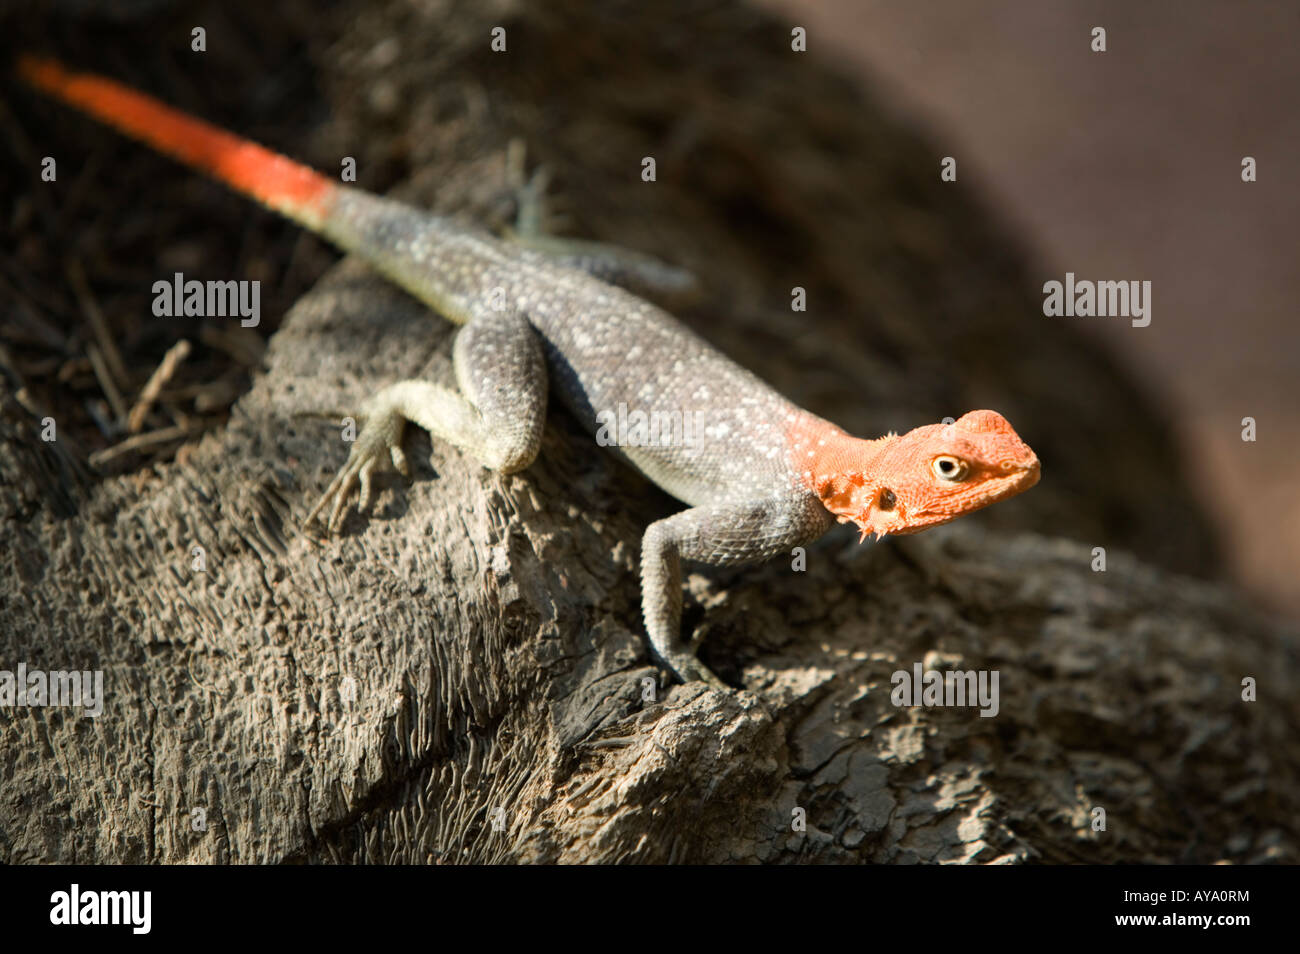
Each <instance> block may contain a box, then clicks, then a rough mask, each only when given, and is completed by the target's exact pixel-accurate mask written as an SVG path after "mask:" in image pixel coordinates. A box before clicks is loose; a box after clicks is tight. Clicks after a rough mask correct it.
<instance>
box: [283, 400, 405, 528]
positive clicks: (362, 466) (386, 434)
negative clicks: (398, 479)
mask: <svg viewBox="0 0 1300 954" xmlns="http://www.w3.org/2000/svg"><path fill="white" fill-rule="evenodd" d="M401 424H402V421H401V419H400V418H394V419H392V420H384V421H367V422H366V424H365V426H364V427H363V428H362V429H361V434H360V435H358V437H357V439H356V441H355V442H354V443H353V445H352V450H351V451H350V452H349V453H348V459H347V462H346V463H345V464H344V465H343V467H342V469H341V470H339V472H338V474H336V475H335V477H334V479H333V480H332V481H330V485H329V486H328V487H327V488H325V493H324V494H322V495H321V498H320V500H318V501H317V502H316V506H314V507H312V508H311V512H310V513H308V514H307V517H306V519H305V520H303V526H304V527H309V526H311V523H312V521H313V520H315V519H316V517H317V515H318V514H320V513H321V512H322V511H323V510H325V508H326V507H330V515H329V520H328V522H326V523H325V532H326V533H327V534H329V533H334V532H335V531H337V530H338V529H339V527H340V526H341V525H342V523H343V518H344V517H346V516H347V511H348V500H349V498H351V496H352V491H353V490H355V489H357V487H358V485H359V486H360V499H359V500H358V501H357V511H358V512H359V513H365V512H367V511H368V510H369V509H370V504H371V500H372V498H373V496H374V484H373V477H374V474H375V471H376V468H379V467H381V466H382V465H383V464H385V462H386V461H388V460H391V461H392V464H393V466H394V467H395V468H396V469H397V471H398V472H399V473H401V474H402V475H403V476H406V477H409V476H410V474H411V468H410V465H409V464H408V463H407V460H406V454H404V453H403V452H402V448H401V439H402V428H401Z"/></svg>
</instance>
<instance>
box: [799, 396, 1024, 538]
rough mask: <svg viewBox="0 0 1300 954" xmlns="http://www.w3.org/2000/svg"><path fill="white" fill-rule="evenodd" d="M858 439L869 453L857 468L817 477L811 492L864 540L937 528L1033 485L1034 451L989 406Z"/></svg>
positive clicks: (836, 470)
mask: <svg viewBox="0 0 1300 954" xmlns="http://www.w3.org/2000/svg"><path fill="white" fill-rule="evenodd" d="M862 443H864V444H870V445H871V446H872V451H871V452H870V459H869V460H867V461H865V462H863V463H862V464H861V465H859V466H860V467H861V469H860V470H844V469H841V468H836V469H835V470H834V471H833V472H832V473H831V474H830V475H829V476H826V477H819V478H818V486H817V491H818V494H819V496H820V497H821V499H822V503H823V504H825V505H826V508H827V509H828V510H830V511H831V512H832V513H834V514H836V515H837V516H838V517H839V519H840V522H841V523H848V522H853V523H856V524H857V525H858V526H859V527H861V528H862V539H864V540H865V539H866V537H867V534H869V533H874V534H876V535H877V537H883V536H885V535H887V534H891V533H896V534H903V533H917V532H919V531H921V530H926V529H928V528H930V527H937V526H939V525H940V524H944V523H948V522H949V521H950V520H955V519H956V518H958V517H960V516H962V515H963V514H967V513H970V512H971V511H974V510H979V509H980V508H982V507H987V506H988V505H989V504H991V503H997V502H998V501H999V500H1005V499H1007V498H1008V497H1014V496H1015V495H1016V494H1018V493H1021V492H1023V491H1026V490H1028V489H1029V488H1030V487H1032V486H1034V484H1036V483H1038V477H1039V464H1038V456H1037V455H1036V454H1035V453H1034V452H1033V451H1032V450H1030V448H1029V446H1028V445H1027V444H1025V442H1024V441H1022V440H1021V439H1020V435H1018V434H1017V433H1016V432H1015V430H1014V429H1013V428H1012V427H1011V425H1010V424H1009V423H1008V422H1007V419H1006V418H1004V417H1003V416H1002V415H1001V414H998V413H997V412H996V411H971V412H970V413H969V414H965V415H963V416H962V417H961V418H959V419H958V420H957V421H955V422H954V423H952V424H929V425H927V426H925V427H918V428H916V429H915V430H911V431H908V432H907V433H906V434H903V435H901V436H899V435H895V434H891V435H889V436H888V437H884V438H881V439H880V440H879V441H865V442H862ZM836 456H837V457H838V458H839V460H840V461H843V456H842V455H839V454H837V455H836Z"/></svg>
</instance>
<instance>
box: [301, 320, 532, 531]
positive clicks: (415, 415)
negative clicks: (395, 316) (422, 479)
mask: <svg viewBox="0 0 1300 954" xmlns="http://www.w3.org/2000/svg"><path fill="white" fill-rule="evenodd" d="M452 358H453V361H454V363H455V367H456V378H457V382H458V383H459V386H460V387H459V391H457V390H453V389H451V388H448V387H444V386H442V385H439V384H432V383H430V382H427V381H399V382H397V383H396V384H393V385H390V386H389V387H386V388H384V389H383V390H382V391H380V392H379V393H378V394H376V395H374V397H372V398H370V400H368V401H366V403H365V404H364V405H363V406H362V409H361V412H360V416H361V417H362V418H363V419H364V422H365V423H364V425H363V426H362V429H361V433H360V434H359V435H358V436H357V440H356V442H355V443H354V444H353V445H352V450H351V452H350V453H349V455H348V460H347V463H345V464H344V465H343V469H342V470H340V471H339V473H338V476H336V477H335V478H334V480H333V482H332V483H331V484H330V485H329V488H328V489H327V490H326V491H325V493H324V494H323V495H322V497H321V499H320V501H319V502H318V503H317V504H316V506H315V507H313V508H312V510H311V513H309V514H308V515H307V519H306V520H305V521H304V526H305V525H308V524H310V523H311V522H312V520H314V519H315V518H316V516H317V514H319V513H320V512H321V511H323V510H324V509H325V508H326V507H327V506H331V505H332V506H331V510H330V518H329V526H328V529H329V530H331V531H333V530H335V529H337V527H338V526H339V524H340V523H341V522H342V520H343V516H344V515H345V514H346V513H347V504H348V499H349V498H350V496H351V494H352V491H353V490H354V489H355V488H356V487H357V485H358V484H360V488H361V499H360V501H359V509H360V510H362V511H365V510H366V509H367V508H368V507H369V506H370V500H371V491H372V488H371V477H372V475H373V474H374V472H375V470H376V469H378V468H382V467H385V466H386V465H387V463H388V461H389V460H391V461H392V463H393V465H394V466H395V467H396V468H397V469H398V470H399V471H400V472H401V473H402V474H404V475H408V476H409V473H410V469H409V467H408V466H407V463H406V456H405V454H403V452H402V435H403V432H404V431H405V429H406V422H407V421H411V422H412V423H415V424H418V425H419V426H420V427H423V428H424V429H425V430H426V431H428V432H429V433H430V434H431V435H432V436H434V437H440V438H442V439H443V440H446V441H448V442H450V443H451V444H453V445H455V446H456V447H458V448H460V449H461V450H463V451H465V452H466V453H468V454H470V455H472V456H473V457H475V458H477V459H478V460H479V461H480V462H482V464H483V465H484V466H485V467H487V468H489V469H491V470H495V471H499V472H501V473H503V474H512V473H514V472H516V471H519V470H523V469H524V468H525V467H527V466H528V465H529V464H531V463H532V462H533V460H534V459H535V458H536V457H537V450H538V448H539V447H540V446H541V440H542V428H543V426H544V425H545V423H546V392H547V378H546V362H545V359H544V357H543V356H542V348H541V342H540V340H539V339H538V337H537V333H536V332H535V331H534V330H533V328H532V326H531V325H529V324H528V321H527V319H525V318H524V317H523V315H521V314H518V313H515V312H489V313H485V314H483V315H481V316H479V317H476V318H475V319H474V320H472V321H471V322H470V323H469V324H468V325H466V326H465V327H463V328H462V329H461V330H460V331H459V332H458V333H457V335H456V343H455V346H454V348H453V351H452Z"/></svg>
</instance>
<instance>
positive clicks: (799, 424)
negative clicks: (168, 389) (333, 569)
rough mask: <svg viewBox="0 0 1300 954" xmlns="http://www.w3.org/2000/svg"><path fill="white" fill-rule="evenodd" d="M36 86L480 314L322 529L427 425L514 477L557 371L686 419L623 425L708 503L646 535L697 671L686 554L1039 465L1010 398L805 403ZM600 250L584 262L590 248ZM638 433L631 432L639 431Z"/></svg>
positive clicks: (244, 147)
mask: <svg viewBox="0 0 1300 954" xmlns="http://www.w3.org/2000/svg"><path fill="white" fill-rule="evenodd" d="M18 69H19V72H20V74H21V75H22V76H23V77H24V78H25V79H26V81H27V82H29V83H30V84H32V85H33V86H35V87H38V88H39V89H41V90H44V91H45V92H47V93H49V94H51V95H53V96H55V97H57V98H58V99H60V100H63V101H64V102H66V103H68V104H71V105H73V106H76V107H78V108H80V109H82V110H84V111H86V112H87V113H89V114H91V115H93V116H95V117H96V118H98V119H100V120H102V121H104V122H106V123H108V124H110V125H112V126H114V127H116V128H118V129H119V130H121V131H122V132H124V133H126V134H127V135H130V136H133V137H135V138H137V139H140V140H142V141H143V142H145V143H147V144H149V145H151V146H152V147H154V148H155V149H158V150H159V151H161V152H163V153H165V154H167V155H169V156H172V157H174V158H176V159H178V160H180V161H181V162H183V163H186V164H188V165H190V166H192V167H194V168H196V169H198V170H200V171H202V172H204V173H206V174H208V175H210V176H212V177H213V178H215V179H217V180H219V181H221V182H223V183H225V184H227V185H228V186H230V187H231V188H233V189H235V190H237V191H239V192H242V193H244V194H246V195H248V196H250V197H252V198H253V199H256V200H257V201H259V202H261V203H262V204H263V205H265V206H267V207H269V208H271V209H274V210H276V211H277V212H280V213H282V214H283V215H285V216H287V217H289V218H290V219H293V220H294V221H296V222H298V223H300V224H302V225H303V226H305V227H307V228H308V229H311V230H312V231H314V232H316V233H318V234H320V235H322V236H324V237H326V238H327V239H329V240H330V241H332V242H333V243H334V244H336V245H338V246H339V247H340V248H342V249H344V250H345V251H348V252H352V253H355V254H357V255H360V256H361V257H362V258H363V259H365V260H366V261H368V262H369V263H370V264H371V265H372V266H373V267H374V268H376V269H377V270H378V271H379V272H381V273H382V274H384V275H385V276H387V277H388V278H389V279H390V280H392V281H393V282H395V283H396V284H398V285H399V286H401V287H402V288H404V289H405V290H406V291H408V292H409V293H410V294H412V295H414V296H415V297H416V298H418V299H419V300H420V301H422V302H424V303H426V304H427V305H429V306H430V307H431V308H433V309H434V310H435V311H436V312H438V313H439V314H441V315H443V316H444V317H445V318H447V319H449V320H450V321H452V322H454V323H456V324H458V325H461V326H463V327H462V328H461V329H460V331H459V332H458V334H457V337H456V340H455V345H454V349H453V360H454V364H455V370H456V379H457V385H458V386H457V387H454V388H453V387H448V386H445V385H442V384H435V383H431V382H428V381H418V380H408V381H401V382H398V383H396V384H393V385H391V386H389V387H386V388H384V389H383V390H381V391H379V392H378V393H377V394H375V395H374V396H373V397H371V398H370V399H369V400H368V401H366V402H365V403H364V404H363V405H362V407H361V409H360V415H359V416H360V417H361V418H362V420H363V421H364V425H363V427H362V430H361V432H360V434H359V435H358V437H357V439H356V441H355V442H354V443H353V445H352V448H351V452H350V453H349V455H348V459H347V462H346V463H345V464H344V466H343V469H342V470H341V471H340V472H339V474H338V476H336V477H335V478H334V480H333V482H332V483H331V484H330V485H329V488H328V489H327V490H326V491H325V493H324V495H323V496H322V497H321V499H320V501H319V502H318V503H317V504H316V506H315V507H314V508H313V509H312V510H311V512H310V513H309V514H308V515H307V518H306V520H305V521H304V526H306V525H308V524H310V523H311V521H312V520H314V519H315V518H316V517H317V515H318V514H321V513H322V512H323V511H325V510H326V509H328V510H329V513H330V516H329V521H328V526H327V531H330V532H332V531H334V530H335V529H337V528H338V526H339V524H340V522H341V520H342V518H343V517H344V516H345V514H346V513H347V509H348V505H349V502H350V499H351V497H352V494H353V491H354V490H356V489H357V488H358V486H359V488H360V500H359V505H358V506H359V509H360V510H361V511H366V510H367V509H368V507H369V505H370V500H371V478H372V475H373V474H374V473H375V472H376V469H377V468H381V467H386V466H387V462H388V461H390V460H391V462H392V464H393V465H394V466H395V467H396V468H397V469H398V470H399V471H401V472H402V473H403V474H409V468H408V467H407V463H406V459H405V456H404V454H403V452H402V436H403V432H404V429H405V425H406V423H407V422H408V421H410V422H413V423H415V424H418V425H419V426H420V427H423V428H424V429H425V430H427V431H429V433H430V434H432V435H433V436H435V437H438V438H441V439H443V440H446V441H449V442H450V443H452V444H453V445H455V446H456V447H458V448H460V449H461V450H462V451H464V452H466V453H468V454H470V455H471V456H473V457H474V458H476V459H477V460H479V461H480V462H482V463H483V465H485V466H487V467H489V468H491V469H492V470H495V471H498V472H500V473H503V474H512V473H515V472H517V471H520V470H523V469H524V468H526V467H528V466H529V465H530V464H531V463H532V462H533V459H534V458H535V457H536V456H537V453H538V448H539V446H540V443H541V436H542V427H543V424H544V421H545V417H546V403H547V391H548V381H549V383H550V384H551V385H553V386H554V388H555V392H556V394H557V395H558V397H559V398H560V400H561V401H562V402H563V403H564V404H565V405H566V406H567V407H568V408H569V410H570V411H572V412H573V413H574V414H575V415H577V417H578V418H579V420H581V421H582V423H583V424H584V425H586V427H587V428H588V429H589V430H590V431H591V432H592V433H599V432H600V428H601V421H602V420H604V421H606V422H607V421H608V420H609V418H607V417H603V416H602V417H601V419H600V420H598V415H601V413H602V412H607V413H610V414H612V413H613V412H614V411H615V409H618V408H619V407H620V405H622V406H623V407H624V409H626V408H628V407H630V408H634V409H640V410H642V411H643V412H647V413H649V412H661V413H662V412H667V413H668V414H669V415H672V416H673V419H685V418H687V417H689V416H692V415H694V414H695V413H696V412H699V411H703V412H704V415H703V427H702V429H701V432H700V433H698V434H696V435H694V437H695V439H694V440H690V441H684V440H675V441H673V440H670V441H667V442H664V441H662V440H660V441H643V440H632V441H625V442H624V443H623V444H622V445H621V446H619V447H618V448H617V450H618V451H619V452H620V453H621V454H622V455H623V456H624V457H625V459H627V460H628V461H630V462H631V463H632V464H633V465H634V466H635V467H636V468H637V469H638V470H640V471H641V472H642V473H643V474H645V475H646V476H647V477H649V478H650V480H652V481H653V482H654V483H656V484H658V485H659V486H660V487H662V488H663V489H664V490H666V491H667V492H668V493H670V494H671V495H673V496H674V497H676V498H678V499H679V500H681V501H683V502H685V503H686V504H688V505H689V508H688V509H686V510H683V511H681V512H680V513H677V514H675V515H673V516H671V517H667V518H665V519H663V520H657V521H655V522H654V523H652V524H650V526H649V527H648V528H647V529H646V531H645V536H644V538H643V540H642V544H641V596H642V612H643V614H644V618H645V627H646V631H647V634H648V636H649V639H650V643H651V645H652V646H653V648H654V650H655V652H656V653H658V655H659V656H660V657H661V658H662V660H663V661H664V662H665V663H667V664H668V666H670V667H671V668H672V670H673V671H674V672H675V673H676V674H677V675H678V676H679V677H681V678H682V679H684V680H689V679H703V680H706V681H708V682H709V683H711V684H713V685H715V686H719V687H721V686H722V685H723V684H722V683H721V682H720V681H719V680H718V679H717V677H716V676H714V675H713V673H712V672H710V671H709V670H708V669H707V668H706V667H705V666H704V664H703V663H702V662H700V661H699V659H698V658H697V656H696V653H695V650H696V648H697V647H695V646H692V645H691V644H690V642H689V641H688V640H685V639H683V637H682V633H681V615H682V581H681V561H682V560H683V559H687V560H695V561H699V562H702V563H705V564H712V565H731V564H739V563H746V562H752V561H759V560H763V559H767V558H771V557H774V556H776V555H777V554H781V553H788V552H790V550H791V549H792V548H794V547H796V546H802V545H805V544H807V543H810V542H811V541H813V540H815V539H816V538H817V537H819V536H821V535H822V534H823V533H825V532H826V531H827V530H828V529H830V527H831V526H833V525H834V523H835V522H836V520H838V521H840V522H841V523H847V522H852V523H854V524H856V525H857V526H858V527H859V528H861V530H862V537H861V539H862V540H865V539H866V537H867V535H868V534H870V533H875V534H876V535H877V538H880V537H884V536H885V535H886V534H907V533H916V532H917V531H919V530H924V529H927V528H929V527H935V526H938V525H940V524H943V523H947V522H949V521H950V520H953V519H955V518H957V517H960V516H962V515H963V514H967V513H970V512H972V511H974V510H978V509H980V508H981V507H985V506H988V505H989V504H991V503H994V502H996V501H999V500H1004V499H1006V498H1008V497H1011V496H1014V495H1015V494H1018V493H1021V492H1022V491H1024V490H1027V489H1028V488H1030V487H1032V486H1033V485H1034V484H1035V483H1037V482H1038V478H1039V463H1038V458H1037V457H1036V456H1035V454H1034V452H1033V451H1032V450H1030V448H1029V447H1028V446H1027V445H1026V444H1025V443H1024V442H1023V441H1021V439H1020V437H1019V436H1018V435H1017V434H1016V432H1015V431H1014V430H1013V429H1012V427H1011V425H1010V424H1009V423H1008V422H1007V421H1006V419H1005V418H1003V417H1002V416H1001V415H1000V414H998V413H996V412H994V411H971V412H970V413H968V414H965V415H963V416H962V417H960V418H958V419H957V420H956V421H955V422H951V423H945V424H930V425H926V426H923V427H918V428H916V429H915V430H912V431H909V432H908V433H906V434H903V435H901V436H900V435H896V434H889V435H887V436H885V437H881V438H879V439H876V440H864V439H861V438H857V437H852V436H850V435H849V434H847V433H846V432H845V431H843V430H841V429H840V428H838V427H836V426H835V425H834V424H832V423H830V422H829V421H825V420H823V419H821V418H820V417H817V416H816V415H814V414H811V413H809V412H808V411H805V410H803V409H801V408H799V407H798V406H796V405H795V404H793V403H792V402H790V401H788V400H786V399H785V398H784V397H782V396H781V395H780V394H778V393H777V392H776V391H775V390H773V389H772V388H771V387H769V386H768V385H767V384H765V383H764V382H763V381H761V380H759V378H757V377H756V376H755V375H753V374H751V373H750V372H749V371H747V370H745V369H744V368H742V367H740V366H739V365H737V364H735V363H733V362H732V361H730V360H729V359H728V358H726V357H725V356H723V355H722V354H720V353H719V352H718V351H716V350H714V349H713V348H712V347H710V346H709V345H708V344H707V343H706V342H705V341H704V340H703V339H701V338H700V337H698V336H697V335H695V334H694V333H693V332H692V331H690V330H689V329H688V328H686V327H685V326H684V325H683V324H681V323H680V322H678V321H677V320H676V319H675V318H673V317H672V316H671V315H669V314H667V313H666V312H664V311H662V310H661V309H660V308H658V307H656V306H654V305H652V304H650V303H648V302H646V301H643V300H641V299H640V298H638V297H635V296H634V295H632V294H631V293H629V292H627V291H625V290H623V289H621V288H618V287H615V286H614V285H611V284H608V283H606V282H604V281H601V280H599V279H598V278H596V277H593V275H591V274H589V273H587V272H585V271H583V270H582V269H580V268H578V267H574V264H575V261H577V259H574V260H569V261H560V262H558V263H557V261H556V259H555V257H554V256H550V255H547V254H545V253H544V252H542V251H538V250H535V249H528V248H519V247H516V246H515V245H513V244H511V243H509V242H505V241H502V240H500V239H497V238H495V237H492V236H490V235H488V234H486V233H483V232H479V231H475V230H473V229H470V228H466V227H464V226H462V225H460V224H457V223H455V222H452V221H450V220H448V219H446V218H440V217H437V216H434V215H431V214H429V213H426V212H424V211H421V210H420V209H417V208H413V207H410V206H407V205H403V204H400V203H398V202H395V201H392V200H389V199H384V198H380V197H378V196H374V195H371V194H369V193H366V192H363V191H361V190H359V189H357V188H354V187H350V186H346V185H343V184H341V183H336V182H333V181H331V180H329V179H327V178H326V177H325V176H323V175H320V174H318V173H316V172H314V171H313V170H311V169H309V168H307V167H305V166H302V165H299V164H297V163H295V162H293V161H291V160H289V159H287V158H285V157H284V156H281V155H278V154H276V153H273V152H270V151H269V150H266V149H264V148H262V147H261V146H258V145H256V144H254V143H251V142H248V141H246V140H242V139H239V138H237V137H236V136H234V135H232V134H230V133H227V132H224V131H222V130H220V129H217V128H216V127H214V126H211V125H210V124H208V123H206V122H203V121H202V120H198V119H195V118H191V117H189V116H186V115H184V114H181V113H179V112H177V111H175V110H173V109H171V108H169V107H167V106H165V105H163V104H162V103H159V102H158V101H156V100H154V99H152V98H150V97H147V96H145V95H142V94H140V93H137V92H135V91H133V90H131V89H128V88H127V87H124V86H122V85H120V84H118V83H116V82H113V81H112V80H108V79H105V78H102V77H98V76H94V75H91V74H84V73H73V72H70V71H68V70H66V69H64V68H63V67H62V66H60V65H59V64H58V63H56V62H53V61H51V60H38V59H33V58H28V57H25V58H23V59H22V60H21V61H20V63H19V67H18ZM578 263H579V264H581V262H578ZM624 436H626V435H624Z"/></svg>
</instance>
